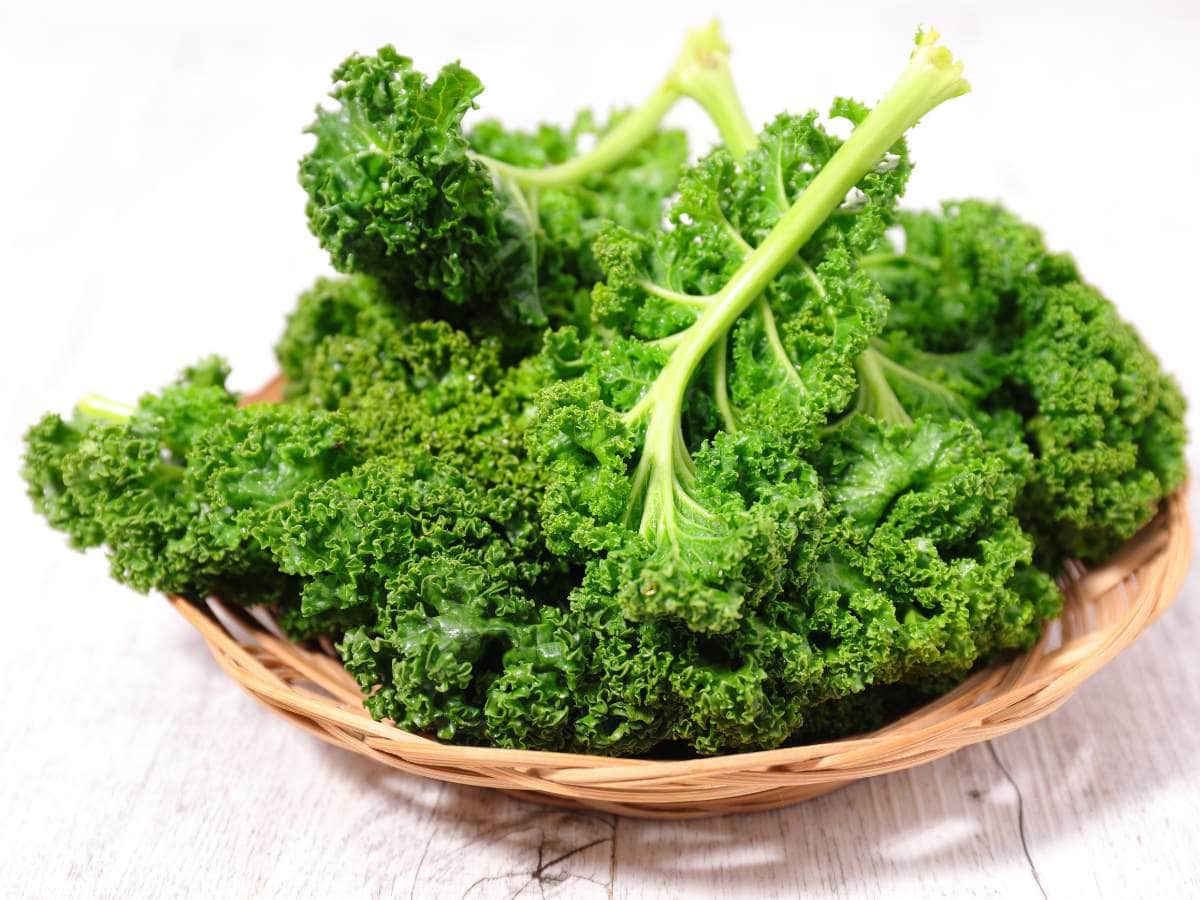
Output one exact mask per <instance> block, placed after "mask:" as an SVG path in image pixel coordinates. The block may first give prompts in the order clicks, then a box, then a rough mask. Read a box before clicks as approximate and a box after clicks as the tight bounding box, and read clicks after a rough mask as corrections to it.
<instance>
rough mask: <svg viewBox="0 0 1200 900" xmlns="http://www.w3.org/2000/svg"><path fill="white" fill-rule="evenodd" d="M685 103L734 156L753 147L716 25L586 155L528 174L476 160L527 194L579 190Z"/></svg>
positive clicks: (693, 39) (699, 33) (697, 34)
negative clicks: (695, 106)
mask: <svg viewBox="0 0 1200 900" xmlns="http://www.w3.org/2000/svg"><path fill="white" fill-rule="evenodd" d="M682 97H691V98H692V99H694V100H695V101H696V102H697V103H699V104H700V105H701V106H702V107H704V109H705V111H706V112H707V113H708V114H709V116H710V117H711V118H712V120H713V122H714V123H716V126H717V128H718V130H719V131H720V132H721V138H722V140H724V141H725V143H726V145H727V146H728V147H729V149H730V152H732V153H733V154H734V155H735V156H741V155H742V154H743V153H745V152H746V150H748V149H749V148H750V147H752V146H754V141H755V134H754V127H753V126H752V125H751V124H750V120H749V119H748V118H747V117H746V112H745V110H744V109H743V108H742V104H741V101H740V100H739V99H738V96H737V91H736V90H735V89H734V86H733V78H732V76H731V75H730V72H729V45H728V44H726V43H725V40H724V39H723V38H722V37H721V32H720V28H719V27H718V26H717V23H716V22H713V23H712V24H711V25H709V26H708V27H707V28H700V29H696V30H695V31H692V32H690V33H689V34H688V36H687V40H686V41H685V42H684V46H683V50H682V52H681V53H680V54H679V58H678V59H677V60H676V62H675V65H674V66H673V67H672V69H671V71H670V72H669V73H668V74H667V77H666V78H665V79H663V81H662V83H661V84H660V85H659V86H658V88H657V89H656V90H655V91H654V93H652V94H651V95H650V97H649V98H648V99H647V100H646V101H645V102H644V103H643V104H642V105H641V106H639V107H638V108H637V109H635V110H633V111H632V112H631V113H629V114H628V115H626V116H625V117H624V118H622V119H621V120H620V121H619V122H618V123H617V125H616V126H615V127H614V128H613V129H612V131H610V132H608V134H606V135H604V136H603V137H601V138H600V139H599V140H598V141H597V142H596V144H595V146H594V147H592V149H591V150H589V151H588V152H587V153H584V154H582V155H580V156H576V157H574V158H572V159H569V160H567V161H566V162H564V163H560V164H559V165H556V166H547V167H546V168H543V169H526V168H523V167H521V166H514V165H510V164H508V163H504V162H501V161H500V160H497V159H492V158H491V157H488V156H483V155H482V154H476V155H475V158H476V159H478V160H479V161H480V162H482V163H483V164H484V165H486V166H487V167H488V168H489V169H491V170H492V172H494V173H495V174H496V175H497V176H498V177H500V178H503V179H507V180H509V181H511V182H513V183H514V184H517V185H519V186H520V187H522V188H524V189H526V190H534V191H536V190H540V189H546V188H560V187H566V186H569V185H574V184H579V183H580V182H582V181H584V180H586V179H587V178H588V177H589V176H591V175H595V174H597V173H600V172H606V171H609V170H610V169H612V168H613V167H614V166H616V165H617V164H618V163H620V161H621V160H623V159H624V158H625V157H627V156H629V154H630V153H632V152H633V151H635V150H636V149H637V148H638V147H640V146H641V145H642V144H644V143H645V142H646V141H647V140H649V139H650V137H651V136H653V134H654V132H655V131H657V130H658V127H659V125H660V124H661V123H662V120H663V118H664V117H665V116H666V114H667V113H668V112H669V111H670V110H671V108H672V107H673V106H674V105H675V104H676V103H677V102H678V101H679V100H680V98H682Z"/></svg>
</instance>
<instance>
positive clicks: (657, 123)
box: [24, 26, 1186, 755]
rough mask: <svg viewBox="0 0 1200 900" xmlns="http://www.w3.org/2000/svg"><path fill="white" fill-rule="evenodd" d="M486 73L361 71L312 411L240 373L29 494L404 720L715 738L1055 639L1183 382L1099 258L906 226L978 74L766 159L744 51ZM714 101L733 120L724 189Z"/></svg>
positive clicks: (69, 429) (39, 447) (946, 67)
mask: <svg viewBox="0 0 1200 900" xmlns="http://www.w3.org/2000/svg"><path fill="white" fill-rule="evenodd" d="M481 89H482V86H481V83H480V82H479V80H478V79H477V78H476V77H475V76H474V75H472V74H471V73H470V72H468V71H467V70H466V69H464V68H463V67H462V66H460V65H458V64H453V65H450V66H447V67H445V68H444V69H442V71H441V72H440V73H439V74H438V75H437V76H436V77H435V78H434V79H433V80H429V79H427V78H426V77H425V76H423V75H421V74H420V73H418V72H416V71H415V70H414V69H413V68H412V64H411V62H410V61H409V60H408V59H407V58H406V57H403V56H401V55H399V54H398V53H397V52H396V51H395V50H393V49H392V48H390V47H385V48H383V49H382V50H380V51H379V52H378V53H377V54H375V55H372V56H353V57H351V58H350V59H348V60H347V61H346V62H345V63H343V65H342V66H341V67H340V68H339V69H338V70H337V71H336V72H335V87H334V91H333V97H334V99H335V100H336V101H337V103H338V106H337V107H336V108H334V109H319V110H318V112H317V118H316V121H315V122H314V123H313V125H312V126H311V128H310V131H311V132H312V133H313V135H314V136H315V138H316V144H315V146H314V147H313V149H312V151H311V152H310V153H309V154H308V155H307V156H306V157H305V158H304V160H302V162H301V182H302V184H303V185H304V188H305V190H306V192H307V195H308V216H309V223H310V226H311V228H312V230H313V232H314V233H315V234H316V235H317V237H318V238H319V240H320V241H321V243H322V245H323V246H324V247H325V248H326V249H327V250H328V251H329V253H330V256H331V259H332V261H333V263H334V266H335V267H336V268H337V269H339V270H341V271H342V272H343V273H344V274H343V275H341V276H339V277H335V278H321V279H318V280H317V282H316V283H315V284H314V285H313V287H312V288H311V289H310V290H308V291H307V292H305V293H304V294H303V295H302V296H301V297H300V298H299V301H298V302H297V304H296V307H295V309H294V310H293V312H292V313H291V315H290V316H289V318H288V321H287V325H286V328H285V330H284V333H283V335H282V337H281V338H280V340H279V342H278V344H277V346H276V353H277V357H278V360H279V365H280V368H281V371H282V373H283V376H284V379H285V387H284V402H282V403H280V404H263V403H254V404H249V405H245V404H243V403H242V402H241V400H240V398H239V397H238V396H237V395H236V394H234V393H232V392H231V391H230V390H228V389H227V387H226V384H225V382H226V377H227V375H228V370H227V368H226V366H225V365H224V363H223V362H221V361H220V360H219V359H216V358H213V359H208V360H204V361H202V362H201V363H199V364H197V365H196V366H193V367H191V368H189V369H186V370H185V371H184V373H183V374H182V376H181V377H180V379H179V380H178V381H177V382H176V383H174V384H172V385H169V386H167V387H166V388H164V389H163V390H161V391H160V392H158V393H156V394H148V395H146V396H144V397H143V398H141V400H140V401H139V402H138V403H137V404H136V405H135V406H132V407H124V406H121V405H119V404H114V403H111V402H108V401H104V400H101V399H99V398H94V397H89V398H87V399H85V400H84V401H82V402H81V403H80V404H79V405H78V407H77V408H76V410H75V413H74V415H73V416H71V417H70V418H63V417H60V416H58V415H53V414H51V415H47V416H46V417H44V418H43V419H42V420H41V421H39V422H38V423H36V424H35V425H34V426H33V427H32V428H31V429H30V430H29V432H28V433H27V435H26V453H25V459H24V477H25V480H26V482H27V484H28V488H29V494H30V496H31V498H32V499H33V502H34V505H35V508H36V509H37V510H38V511H39V512H40V513H42V514H43V515H44V516H45V518H46V519H47V521H48V522H49V523H50V524H51V525H52V526H54V527H55V528H57V529H59V530H61V531H63V532H65V533H66V534H67V535H68V538H69V541H70V543H71V545H72V546H74V547H76V548H79V549H85V548H89V547H104V548H105V549H106V550H107V553H108V555H109V559H110V563H111V570H112V574H113V576H114V577H115V578H117V579H118V580H120V581H122V582H124V583H126V584H128V585H130V586H131V587H133V588H135V589H137V590H140V591H149V590H159V591H166V592H169V593H172V594H176V595H179V596H182V597H185V598H187V599H189V600H191V601H192V602H196V603H201V602H203V601H204V600H205V599H206V598H207V597H209V596H212V595H219V596H220V597H222V598H223V599H225V600H227V601H230V602H233V603H238V604H243V605H247V606H250V605H263V606H266V607H268V608H269V609H270V610H271V612H272V613H273V614H274V615H275V617H276V619H277V621H278V622H279V623H280V625H281V626H282V628H283V629H284V631H285V632H286V633H287V634H288V636H289V637H291V638H293V639H295V640H311V639H322V641H323V643H324V645H325V646H330V645H332V646H334V647H335V648H336V651H337V653H338V655H339V657H340V659H341V662H342V663H343V664H344V665H345V667H346V669H347V670H348V671H349V672H350V673H351V674H352V675H353V676H354V678H355V679H356V680H357V682H358V684H359V685H360V686H361V687H362V690H363V695H364V700H363V702H364V705H365V707H366V708H367V709H368V710H369V711H370V713H371V714H372V715H373V716H374V717H376V718H377V719H381V720H388V721H390V722H392V723H394V724H395V725H396V726H398V727H400V728H404V729H407V730H410V731H414V732H419V733H424V734H429V735H432V736H435V737H437V738H440V739H442V740H448V741H455V742H459V743H469V744H483V745H490V746H501V747H517V748H528V749H544V750H560V751H568V752H582V753H600V754H624V755H637V754H646V753H699V754H715V753H725V752H736V751H748V750H759V749H764V748H770V747H776V746H780V745H782V744H786V743H789V742H796V741H803V740H810V739H814V738H827V737H831V736H837V735H841V734H846V733H854V732H860V731H863V730H866V729H870V728H873V727H876V726H877V725H879V724H882V723H884V722H886V721H888V720H889V719H891V718H894V717H895V716H897V715H899V714H901V713H903V712H905V711H907V710H909V709H911V708H912V707H913V706H914V705H916V704H918V703H920V702H922V701H923V700H924V699H926V698H929V697H931V696H936V695H937V694H939V693H941V692H944V691H945V690H947V689H949V688H950V687H952V686H953V685H955V684H957V683H959V682H961V681H962V679H964V678H965V677H967V676H968V675H969V674H970V673H971V672H973V671H975V670H976V669H977V668H978V667H979V666H980V665H982V664H986V663H987V662H988V661H990V660H992V659H995V658H997V657H999V656H1002V655H1003V654H1006V653H1011V652H1013V651H1016V650H1020V649H1022V648H1027V647H1029V646H1030V645H1032V644H1033V643H1034V642H1035V641H1036V640H1037V639H1038V637H1039V635H1040V634H1041V632H1042V628H1043V626H1044V624H1045V622H1046V621H1047V620H1048V619H1050V618H1052V617H1053V616H1055V615H1056V614H1057V613H1058V611H1059V609H1060V606H1061V595H1060V593H1059V590H1058V588H1057V586H1056V584H1055V581H1054V576H1055V575H1056V574H1057V572H1058V571H1059V568H1060V566H1061V565H1062V563H1063V561H1064V560H1066V559H1069V558H1081V559H1084V560H1095V559H1102V558H1103V557H1105V556H1106V555H1107V554H1108V553H1110V552H1111V551H1112V550H1113V549H1114V548H1115V547H1116V546H1117V545H1118V544H1119V543H1120V542H1122V541H1123V540H1125V539H1127V538H1128V537H1130V536H1131V535H1132V534H1134V533H1135V532H1136V531H1137V530H1138V529H1139V528H1141V527H1142V526H1143V525H1144V524H1145V523H1146V522H1147V521H1148V520H1149V519H1150V518H1151V517H1152V516H1153V515H1154V513H1155V511H1156V509H1157V508H1158V505H1159V502H1160V501H1161V499H1162V498H1163V497H1164V496H1165V495H1166V494H1167V493H1169V492H1171V491H1173V490H1175V489H1176V488H1177V487H1178V486H1179V485H1180V484H1181V483H1182V481H1183V479H1184V476H1185V469H1184V462H1183V446H1184V443H1185V441H1186V434H1185V432H1184V428H1183V424H1182V423H1183V412H1184V408H1183V407H1184V401H1183V397H1182V395H1181V393H1180V391H1179V389H1178V387H1177V386H1176V385H1175V383H1174V382H1173V381H1172V380H1171V379H1170V377H1169V376H1167V375H1165V374H1164V373H1163V371H1162V370H1161V368H1160V366H1159V364H1158V362H1157V360H1156V359H1155V358H1154V357H1153V355H1152V354H1151V353H1150V352H1149V350H1148V349H1147V348H1146V347H1145V346H1144V344H1143V343H1142V342H1141V340H1140V339H1139V338H1138V336H1137V334H1136V333H1135V332H1134V331H1133V329H1132V328H1131V327H1130V326H1129V325H1127V324H1126V323H1124V322H1123V321H1122V320H1121V319H1120V317H1119V316H1118V314H1117V312H1116V310H1115V308H1114V307H1113V306H1112V304H1111V303H1110V302H1109V301H1108V300H1106V299H1105V298H1104V297H1103V296H1102V295H1101V294H1100V293H1099V292H1098V291H1097V290H1096V289H1095V288H1094V287H1092V286H1090V285H1087V284H1086V283H1085V282H1083V281H1082V279H1081V277H1080V275H1079V273H1078V271H1077V269H1076V266H1075V264H1074V263H1073V261H1072V260H1071V259H1070V258H1069V257H1066V256H1064V255H1059V254H1053V253H1050V252H1049V251H1048V250H1047V249H1046V247H1045V244H1044V242H1043V240H1042V237H1041V234H1040V233H1039V232H1038V231H1037V230H1036V229H1035V228H1033V227H1032V226H1030V225H1028V224H1026V223H1024V222H1021V221H1020V220H1018V219H1017V218H1016V217H1014V216H1012V215H1011V214H1010V213H1008V212H1006V211H1005V210H1003V209H1001V208H1000V207H998V206H995V205H992V204H986V203H981V202H979V201H972V200H967V201H960V202H955V203H949V204H946V205H945V206H944V207H943V208H942V209H941V210H940V211H938V212H934V213H916V212H911V211H907V210H905V209H903V208H902V207H901V205H900V201H901V197H902V195H903V192H904V189H905V186H906V184H907V180H908V177H909V175H910V173H911V170H912V165H911V162H910V160H909V154H908V149H907V146H906V144H905V140H904V135H905V134H906V132H907V131H908V129H909V128H911V127H912V126H913V125H915V124H916V123H917V122H918V121H919V120H920V119H921V118H922V117H923V116H924V115H926V114H927V113H929V112H930V111H932V110H933V109H934V108H936V107H937V106H939V105H940V104H941V103H943V102H945V101H947V100H950V99H952V98H954V97H957V96H959V95H961V94H963V93H965V92H966V91H967V89H968V86H967V83H966V82H965V81H964V80H963V78H962V73H961V66H960V64H958V63H957V62H955V61H954V60H953V58H952V57H951V55H950V54H949V52H948V51H947V50H945V49H944V48H943V47H940V46H939V45H938V44H937V40H936V34H934V33H932V32H922V33H919V34H918V36H917V42H916V47H915V49H914V51H913V53H912V55H911V57H910V60H909V63H908V65H907V66H906V68H905V69H904V71H903V72H902V73H901V76H900V78H899V79H898V81H897V82H896V84H895V85H894V86H893V87H892V89H891V90H890V91H889V92H888V93H887V94H886V95H885V96H884V98H883V99H882V100H881V101H880V102H879V103H878V104H876V105H875V106H874V107H873V108H868V107H867V106H865V105H863V104H860V103H857V102H854V101H851V100H846V99H839V100H837V101H835V102H834V104H833V105H832V107H831V108H830V109H829V112H828V115H827V116H822V115H820V114H818V113H817V112H815V111H811V112H808V113H804V114H781V115H779V116H777V117H775V118H774V119H773V120H771V121H770V122H769V123H768V124H767V125H766V126H765V127H764V128H763V129H762V130H761V131H759V132H757V133H756V132H755V131H754V129H753V128H752V127H751V126H750V125H749V124H748V119H747V117H746V115H745V113H744V112H742V110H741V107H740V103H739V102H738V100H737V97H736V94H735V93H734V91H733V86H732V79H731V76H730V73H729V69H728V47H727V46H726V45H725V44H724V42H723V40H722V39H721V37H720V34H719V33H718V31H717V30H716V28H715V26H713V27H710V28H708V29H701V30H699V31H697V32H693V33H692V34H691V35H690V36H689V38H688V40H687V42H686V44H685V48H684V51H683V53H682V54H681V55H680V57H679V59H678V61H677V62H676V64H675V65H674V66H673V67H672V69H671V70H670V72H669V73H668V75H667V77H666V78H665V79H664V81H663V82H662V84H661V85H660V86H659V88H658V89H656V90H655V91H654V92H653V93H652V94H651V96H650V97H649V99H648V100H647V101H646V102H645V103H644V104H643V105H642V106H640V107H637V108H636V109H633V110H631V111H628V112H625V113H620V114H616V115H614V116H612V117H610V119H609V120H608V121H606V122H604V123H603V124H599V123H598V122H597V121H596V120H594V119H593V118H592V117H591V116H590V115H586V114H584V115H581V116H580V117H579V118H577V120H576V121H575V123H574V124H573V125H572V126H571V127H570V128H566V129H561V128H557V127H552V126H541V127H539V128H538V129H536V130H535V131H532V132H528V133H522V132H514V131H509V130H506V129H505V128H503V127H502V126H501V125H500V124H499V123H497V122H495V121H490V120H489V121H484V122H481V123H479V124H477V125H475V126H474V128H468V127H466V126H465V125H464V119H465V116H466V115H467V114H468V113H469V112H470V111H471V110H472V109H474V107H475V98H476V97H477V96H478V95H479V93H480V91H481ZM684 96H688V97H691V98H693V99H695V100H697V101H698V102H699V103H700V104H701V105H702V106H703V107H704V108H705V110H706V111H707V112H708V113H709V114H710V115H711V117H712V118H713V119H714V121H715V122H716V124H717V125H718V128H719V130H720V132H721V135H722V143H721V145H720V146H718V147H716V148H715V149H713V150H712V151H711V152H710V153H708V154H707V155H705V156H704V157H703V158H702V159H701V160H700V161H699V162H697V163H696V164H694V165H691V166H688V165H686V164H685V160H686V155H687V148H686V144H685V142H684V139H683V137H682V135H681V134H679V133H678V132H675V131H671V130H667V129H664V128H663V127H662V120H663V117H664V115H665V114H666V113H667V111H668V110H669V109H670V108H671V107H672V106H673V105H674V104H675V102H676V101H677V100H679V99H680V98H681V97H684ZM838 119H840V120H843V123H844V124H847V125H848V126H849V128H850V133H849V137H846V138H841V137H838V136H837V135H836V134H835V133H834V132H835V130H836V129H834V128H831V127H830V126H829V122H830V121H831V120H838Z"/></svg>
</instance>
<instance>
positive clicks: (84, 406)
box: [75, 394, 135, 425]
mask: <svg viewBox="0 0 1200 900" xmlns="http://www.w3.org/2000/svg"><path fill="white" fill-rule="evenodd" d="M134 409H135V407H132V406H130V405H129V404H128V403H119V402H117V401H116V400H109V399H108V398H107V397H101V396H100V395H99V394H87V395H85V396H84V397H83V398H82V399H81V400H80V401H79V402H78V403H76V404H75V412H76V414H77V415H79V416H82V417H83V418H85V419H100V420H102V421H105V422H112V423H113V424H116V425H120V424H123V423H125V422H128V421H129V420H130V419H131V418H133V413H134Z"/></svg>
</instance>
